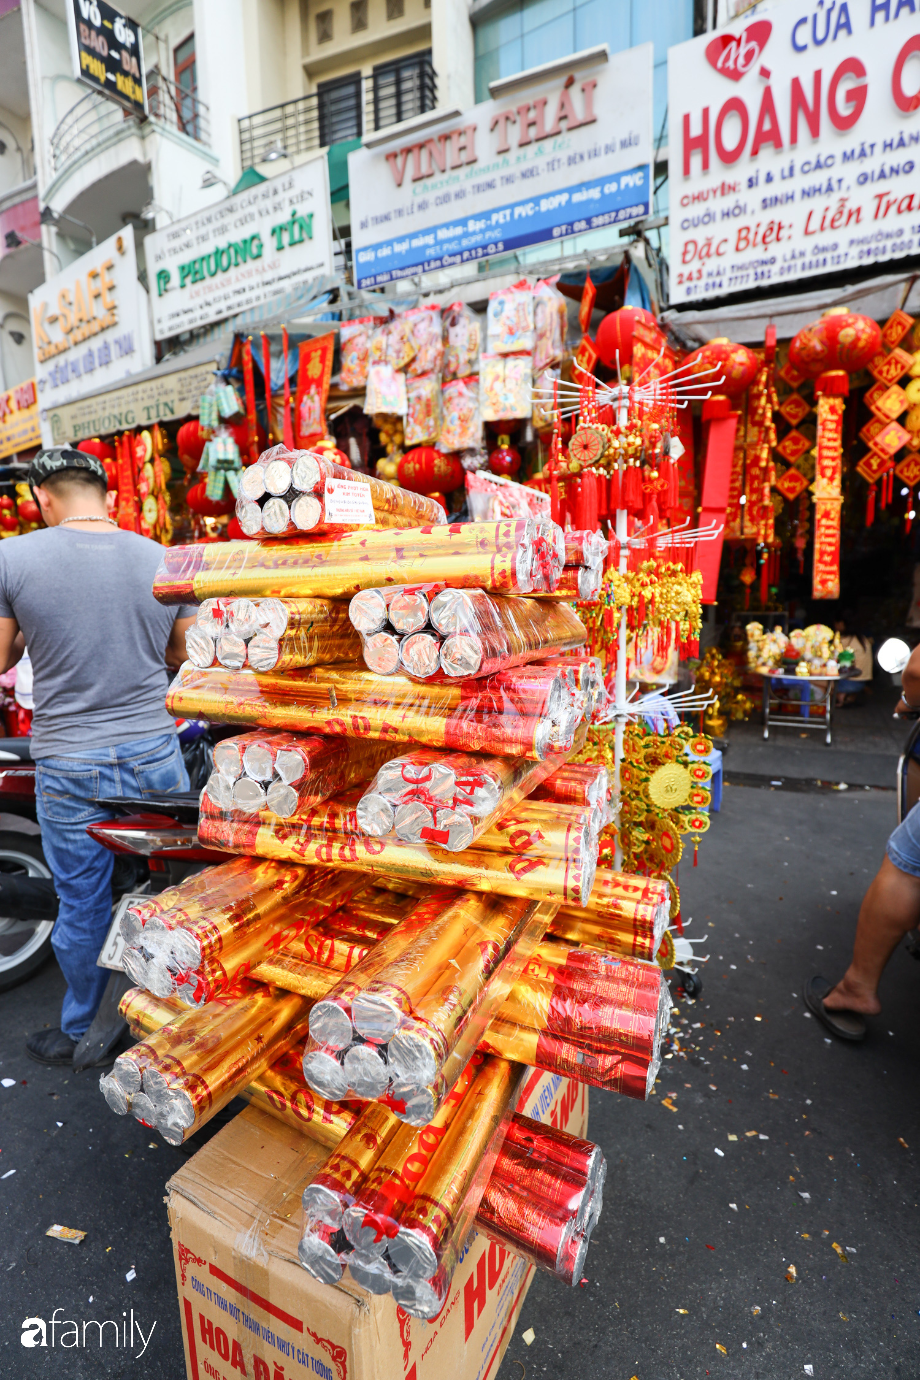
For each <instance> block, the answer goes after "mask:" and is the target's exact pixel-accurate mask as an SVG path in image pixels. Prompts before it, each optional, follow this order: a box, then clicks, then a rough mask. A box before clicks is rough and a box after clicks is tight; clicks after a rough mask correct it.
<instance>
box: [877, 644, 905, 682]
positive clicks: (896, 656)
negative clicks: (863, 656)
mask: <svg viewBox="0 0 920 1380" xmlns="http://www.w3.org/2000/svg"><path fill="white" fill-rule="evenodd" d="M909 660H910V648H909V647H908V645H907V643H906V642H902V641H901V639H900V638H899V637H889V638H888V639H887V641H885V642H883V643H882V645H881V647H879V649H878V664H879V666H881V668H882V670H883V671H887V672H888V673H889V674H890V675H893V676H896V675H897V674H898V672H899V671H903V670H904V667H905V666H906V665H907V663H908V661H909Z"/></svg>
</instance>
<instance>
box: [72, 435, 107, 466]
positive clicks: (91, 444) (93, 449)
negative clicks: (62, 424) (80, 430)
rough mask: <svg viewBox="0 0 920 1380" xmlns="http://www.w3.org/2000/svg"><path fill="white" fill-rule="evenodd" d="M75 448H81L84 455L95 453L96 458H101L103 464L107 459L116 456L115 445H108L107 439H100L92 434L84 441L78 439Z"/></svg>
mask: <svg viewBox="0 0 920 1380" xmlns="http://www.w3.org/2000/svg"><path fill="white" fill-rule="evenodd" d="M77 450H82V452H83V454H84V455H95V457H96V459H97V460H101V461H102V463H103V464H105V462H106V461H107V460H108V461H110V462H111V461H114V460H115V458H116V456H115V447H114V446H110V445H109V443H108V441H100V439H99V437H98V436H93V437H91V438H88V439H87V440H85V441H78V442H77Z"/></svg>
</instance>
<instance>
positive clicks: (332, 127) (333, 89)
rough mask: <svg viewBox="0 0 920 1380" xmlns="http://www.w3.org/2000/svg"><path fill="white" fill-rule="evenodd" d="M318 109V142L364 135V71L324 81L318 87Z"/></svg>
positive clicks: (325, 143) (337, 141)
mask: <svg viewBox="0 0 920 1380" xmlns="http://www.w3.org/2000/svg"><path fill="white" fill-rule="evenodd" d="M316 100H317V107H318V111H319V142H320V144H322V145H328V144H338V143H339V142H340V141H341V140H342V139H359V138H360V137H361V133H362V130H361V73H360V72H349V74H348V76H347V77H336V79H335V80H334V81H321V82H319V83H318V85H317V88H316Z"/></svg>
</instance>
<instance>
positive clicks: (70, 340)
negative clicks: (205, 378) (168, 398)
mask: <svg viewBox="0 0 920 1380" xmlns="http://www.w3.org/2000/svg"><path fill="white" fill-rule="evenodd" d="M29 318H30V320H31V322H32V353H33V356H34V359H35V377H36V381H37V385H38V405H39V408H40V417H41V425H42V440H43V442H44V444H45V445H51V444H52V441H51V428H50V424H49V422H48V416H49V414H50V412H51V411H53V410H54V409H55V408H58V407H60V406H61V404H63V403H67V402H72V401H73V400H74V399H75V398H82V397H83V396H84V395H85V394H86V393H89V392H94V391H98V390H99V389H100V388H104V387H105V386H106V384H115V383H120V382H121V381H122V379H126V378H129V377H130V376H131V375H132V374H139V373H140V372H141V371H142V370H144V369H149V368H150V365H151V364H152V363H153V345H152V342H151V339H150V321H149V317H148V314H147V295H146V293H145V292H144V289H143V288H142V287H141V285H140V283H139V282H138V281H137V259H136V257H135V251H134V231H133V230H132V229H131V227H130V226H127V227H126V228H125V229H124V230H120V231H119V232H118V234H117V235H112V236H111V237H110V238H109V239H107V240H105V241H104V242H103V243H102V244H99V245H97V246H96V248H95V249H91V250H90V252H89V253H88V254H84V255H83V256H82V258H79V259H77V260H76V261H75V262H74V263H72V264H69V265H68V266H67V268H65V269H64V270H63V272H62V273H59V274H58V275H57V276H56V277H55V278H49V279H48V281H47V282H46V283H43V284H42V285H41V287H39V288H36V289H35V291H34V292H30V293H29Z"/></svg>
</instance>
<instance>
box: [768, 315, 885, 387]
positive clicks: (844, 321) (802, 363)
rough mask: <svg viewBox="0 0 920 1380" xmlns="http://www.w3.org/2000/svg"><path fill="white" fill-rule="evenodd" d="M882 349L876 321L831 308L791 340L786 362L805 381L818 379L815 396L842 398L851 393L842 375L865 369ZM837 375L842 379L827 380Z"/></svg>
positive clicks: (879, 329)
mask: <svg viewBox="0 0 920 1380" xmlns="http://www.w3.org/2000/svg"><path fill="white" fill-rule="evenodd" d="M881 348H882V332H881V328H880V327H879V325H878V323H877V322H875V321H873V320H871V319H870V318H869V317H868V316H860V315H859V314H858V313H856V312H852V311H847V309H846V307H831V308H830V309H829V310H828V311H826V312H825V313H824V315H823V316H822V317H821V318H820V319H819V320H818V321H812V323H811V325H810V326H805V327H804V328H803V329H802V330H801V331H799V333H798V335H796V336H795V337H794V338H793V340H792V343H791V344H790V346H789V362H790V364H791V365H792V366H793V368H795V369H798V371H799V373H800V374H804V375H805V377H806V378H809V379H816V380H817V382H816V383H815V392H816V393H831V394H833V395H834V396H836V397H844V398H845V397H846V396H847V394H848V393H849V391H850V389H849V383H848V381H847V379H846V377H845V376H846V375H847V374H855V373H857V372H858V371H859V370H860V369H864V368H865V367H866V365H867V364H868V363H869V362H870V360H872V359H873V358H874V357H875V356H876V355H877V354H878V353H879V351H880V350H881ZM838 373H842V374H843V375H844V377H843V378H829V377H828V375H831V374H838Z"/></svg>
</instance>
